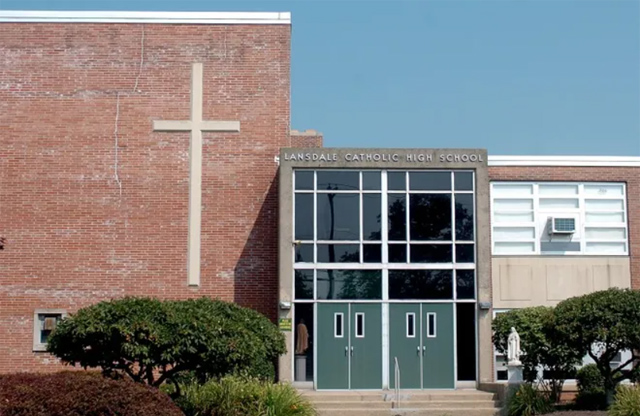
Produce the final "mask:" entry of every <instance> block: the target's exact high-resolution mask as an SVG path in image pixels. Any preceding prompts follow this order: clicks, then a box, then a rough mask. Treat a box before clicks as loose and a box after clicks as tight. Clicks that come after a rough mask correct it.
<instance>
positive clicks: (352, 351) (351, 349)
mask: <svg viewBox="0 0 640 416" xmlns="http://www.w3.org/2000/svg"><path fill="white" fill-rule="evenodd" d="M351 356H352V357H353V347H351Z"/></svg>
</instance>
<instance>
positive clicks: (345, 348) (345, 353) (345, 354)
mask: <svg viewBox="0 0 640 416" xmlns="http://www.w3.org/2000/svg"><path fill="white" fill-rule="evenodd" d="M348 353H349V347H344V356H345V357H346V356H347V354H348Z"/></svg>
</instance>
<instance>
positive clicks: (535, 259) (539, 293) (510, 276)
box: [492, 256, 631, 309]
mask: <svg viewBox="0 0 640 416" xmlns="http://www.w3.org/2000/svg"><path fill="white" fill-rule="evenodd" d="M630 267H631V266H630V262H629V257H587V256H562V257H543V256H530V257H494V258H493V259H492V280H493V307H494V308H496V309H512V308H526V307H529V306H539V305H545V306H553V305H556V304H557V303H558V302H560V301H562V300H564V299H567V298H569V297H573V296H580V295H584V294H586V293H591V292H594V291H596V290H605V289H608V288H610V287H621V288H628V287H630V286H631V269H630Z"/></svg>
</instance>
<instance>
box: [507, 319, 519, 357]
mask: <svg viewBox="0 0 640 416" xmlns="http://www.w3.org/2000/svg"><path fill="white" fill-rule="evenodd" d="M520 355H522V351H520V335H518V333H517V332H516V329H515V328H514V327H511V333H510V334H509V338H508V339H507V365H522V363H521V362H520Z"/></svg>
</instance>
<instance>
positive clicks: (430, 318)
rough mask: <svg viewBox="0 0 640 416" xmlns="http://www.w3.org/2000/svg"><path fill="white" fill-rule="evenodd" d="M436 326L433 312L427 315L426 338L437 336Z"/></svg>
mask: <svg viewBox="0 0 640 416" xmlns="http://www.w3.org/2000/svg"><path fill="white" fill-rule="evenodd" d="M436 326H437V320H436V313H435V312H429V313H427V338H435V337H436V334H437V332H436Z"/></svg>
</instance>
